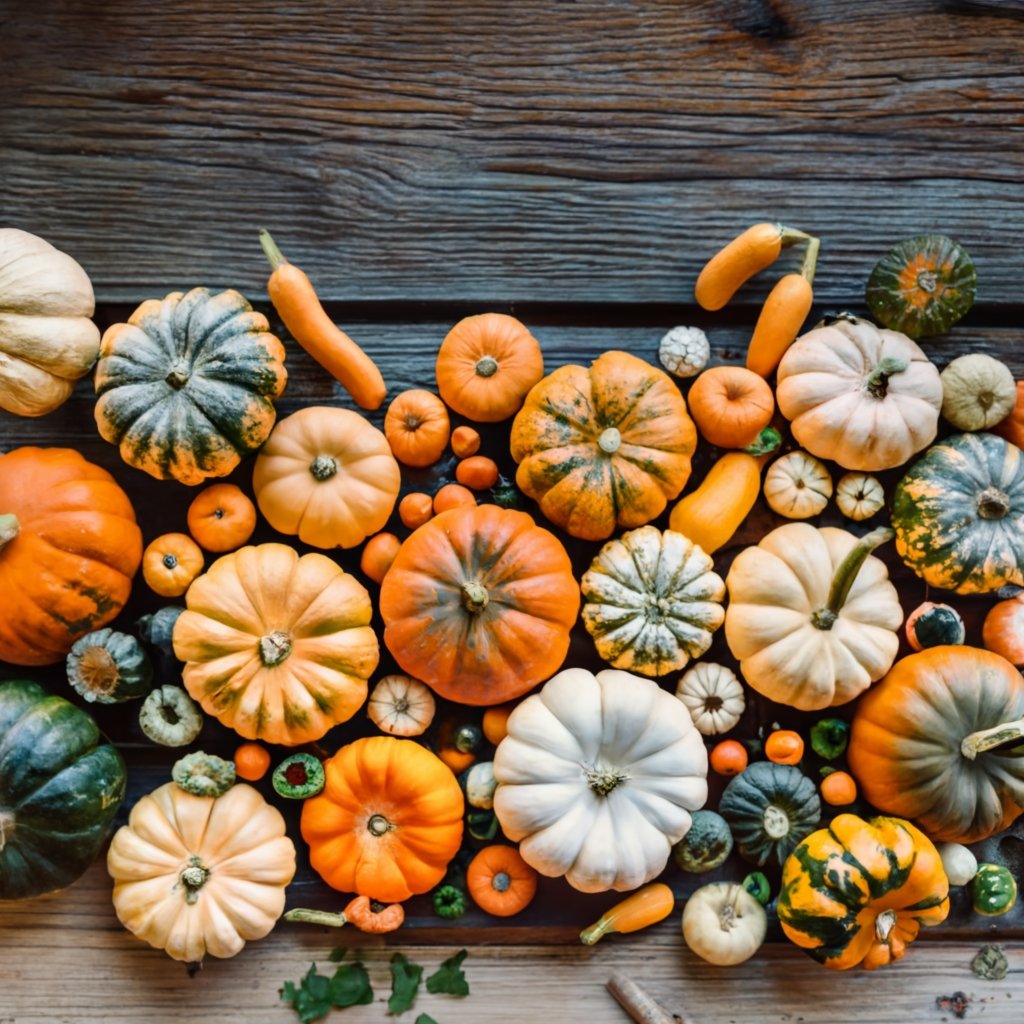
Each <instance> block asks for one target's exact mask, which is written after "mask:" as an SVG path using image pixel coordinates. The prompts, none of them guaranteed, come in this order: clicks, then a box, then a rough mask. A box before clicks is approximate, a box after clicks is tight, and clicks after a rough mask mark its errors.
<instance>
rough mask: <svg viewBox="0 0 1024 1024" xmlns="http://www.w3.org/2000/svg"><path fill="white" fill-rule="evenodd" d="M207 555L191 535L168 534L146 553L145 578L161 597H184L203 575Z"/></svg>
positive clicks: (144, 558) (147, 548) (143, 569)
mask: <svg viewBox="0 0 1024 1024" xmlns="http://www.w3.org/2000/svg"><path fill="white" fill-rule="evenodd" d="M203 562H204V559H203V553H202V551H201V550H200V549H199V545H198V544H197V543H196V542H195V541H194V540H193V539H192V538H191V537H189V536H188V535H187V534H184V533H165V534H163V535H162V536H160V537H157V538H156V539H155V540H153V541H150V543H149V544H148V545H147V546H146V550H145V551H143V553H142V578H143V579H144V580H145V581H146V584H147V585H148V586H149V589H150V590H152V591H153V593H154V594H159V595H160V596H161V597H181V595H182V594H184V593H185V591H186V590H188V588H189V587H190V586H191V584H192V581H193V580H194V579H195V578H196V577H197V576H198V575H199V574H200V573H201V572H202V571H203Z"/></svg>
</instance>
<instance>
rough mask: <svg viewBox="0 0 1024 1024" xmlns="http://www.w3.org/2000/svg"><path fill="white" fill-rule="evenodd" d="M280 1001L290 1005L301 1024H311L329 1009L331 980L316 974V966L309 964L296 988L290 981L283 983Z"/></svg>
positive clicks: (325, 1014)
mask: <svg viewBox="0 0 1024 1024" xmlns="http://www.w3.org/2000/svg"><path fill="white" fill-rule="evenodd" d="M281 999H282V1001H284V1002H286V1003H291V1005H292V1007H293V1008H294V1010H295V1012H296V1013H297V1014H298V1015H299V1020H300V1021H302V1024H312V1021H315V1020H319V1019H320V1018H321V1017H326V1016H327V1014H328V1012H329V1011H330V1009H331V979H330V978H328V977H327V976H326V975H323V974H317V972H316V964H310V965H309V970H308V971H307V972H306V976H305V977H304V978H303V979H302V981H300V982H299V985H298V988H296V987H295V984H294V983H293V982H291V981H286V982H285V983H284V987H283V988H282V989H281Z"/></svg>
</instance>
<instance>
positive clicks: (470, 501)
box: [434, 484, 476, 515]
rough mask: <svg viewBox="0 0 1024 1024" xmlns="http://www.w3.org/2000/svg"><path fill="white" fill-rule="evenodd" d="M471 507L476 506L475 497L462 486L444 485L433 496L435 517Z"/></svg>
mask: <svg viewBox="0 0 1024 1024" xmlns="http://www.w3.org/2000/svg"><path fill="white" fill-rule="evenodd" d="M471 505H476V496H475V495H474V494H473V492H472V491H471V490H470V489H469V488H468V487H463V486H462V484H445V485H444V487H442V488H441V489H440V490H439V491H438V492H437V494H435V495H434V514H435V515H437V514H438V513H440V512H447V511H448V510H449V509H453V508H468V507H469V506H471Z"/></svg>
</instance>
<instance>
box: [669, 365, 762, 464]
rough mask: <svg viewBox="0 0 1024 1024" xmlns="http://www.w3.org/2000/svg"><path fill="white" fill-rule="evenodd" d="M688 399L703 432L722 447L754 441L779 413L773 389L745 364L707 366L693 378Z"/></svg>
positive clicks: (733, 446) (732, 446)
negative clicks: (745, 366) (706, 368)
mask: <svg viewBox="0 0 1024 1024" xmlns="http://www.w3.org/2000/svg"><path fill="white" fill-rule="evenodd" d="M687 400H688V402H689V408H690V415H691V416H692V417H693V421H694V423H696V425H697V429H698V430H699V431H700V433H701V436H702V437H703V438H704V439H705V440H706V441H708V442H709V443H710V444H713V445H717V446H718V447H719V448H744V447H746V446H747V445H748V444H752V443H753V442H754V441H755V440H756V439H757V436H758V434H760V433H761V431H762V430H763V429H764V428H765V427H767V426H768V424H769V423H770V422H771V419H772V415H773V414H774V413H775V399H774V397H773V396H772V389H771V388H770V387H769V386H768V385H767V384H766V383H765V381H764V380H763V379H762V378H761V377H759V376H758V375H757V374H756V373H754V372H753V371H752V370H747V369H746V368H744V367H742V366H715V367H713V368H712V369H710V370H705V371H704V372H703V373H702V374H701V375H700V376H699V377H698V378H697V379H696V380H695V381H694V382H693V386H692V387H691V388H690V393H689V395H688V399H687Z"/></svg>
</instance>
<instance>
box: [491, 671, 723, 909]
mask: <svg viewBox="0 0 1024 1024" xmlns="http://www.w3.org/2000/svg"><path fill="white" fill-rule="evenodd" d="M707 770H708V758H707V752H706V750H705V749H704V743H703V741H702V740H701V737H700V733H698V732H697V730H696V729H695V728H694V726H693V722H691V721H690V714H689V712H688V711H687V710H686V708H685V707H684V706H683V704H682V703H681V702H680V701H678V700H676V698H675V697H673V696H672V695H671V694H670V693H668V692H666V691H665V690H663V689H661V687H659V686H658V685H657V684H656V683H654V682H652V681H650V680H648V679H643V678H641V677H640V676H635V675H631V674H630V673H628V672H620V671H617V670H615V669H605V670H604V671H603V672H598V673H597V675H596V676H595V675H593V674H591V673H590V672H587V671H586V670H585V669H579V668H570V669H565V670H564V671H562V672H559V673H558V675H556V676H554V677H553V678H552V679H550V680H549V681H548V682H547V683H546V684H545V686H544V687H543V689H541V691H540V692H539V693H536V694H534V695H533V696H531V697H527V698H526V700H524V701H523V702H522V703H520V704H519V705H518V706H517V707H516V709H515V710H514V711H513V712H512V714H511V715H509V719H508V735H507V736H506V737H505V738H504V739H503V740H502V741H501V743H500V744H499V745H498V749H497V753H496V754H495V756H494V775H495V778H496V779H497V780H498V789H497V792H496V793H495V795H494V811H495V814H496V815H497V817H498V822H499V824H500V825H501V829H502V831H503V832H504V833H505V835H506V836H507V837H508V838H509V839H510V840H512V842H517V843H519V852H520V854H521V855H522V857H523V859H524V860H525V861H526V862H527V863H528V864H529V865H530V866H531V867H533V868H535V869H536V870H537V871H539V872H540V873H541V874H542V875H547V876H549V877H559V876H562V875H564V876H565V878H566V880H567V881H568V883H569V884H570V885H571V886H572V887H573V888H575V889H579V890H581V891H582V892H604V891H605V890H607V889H616V890H618V891H620V892H625V891H628V890H631V889H636V888H637V887H639V886H641V885H644V884H645V883H647V882H649V881H651V880H652V879H653V878H655V877H657V876H658V875H659V874H660V873H661V872H662V871H663V870H664V868H665V865H666V863H667V862H668V858H669V854H670V852H671V850H672V845H673V844H674V843H677V842H678V841H679V840H680V839H682V838H683V836H684V835H686V833H687V831H688V830H689V828H690V824H691V817H690V812H691V811H695V810H697V809H698V808H700V807H702V806H703V805H704V802H705V800H706V799H707V795H708V786H707Z"/></svg>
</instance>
